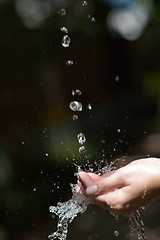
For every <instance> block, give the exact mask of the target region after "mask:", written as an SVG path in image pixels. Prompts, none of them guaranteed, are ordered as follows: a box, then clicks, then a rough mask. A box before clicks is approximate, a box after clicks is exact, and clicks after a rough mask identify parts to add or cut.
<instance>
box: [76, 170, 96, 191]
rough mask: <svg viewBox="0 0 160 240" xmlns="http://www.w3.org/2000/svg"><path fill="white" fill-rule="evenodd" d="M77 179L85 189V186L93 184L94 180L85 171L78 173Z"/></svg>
mask: <svg viewBox="0 0 160 240" xmlns="http://www.w3.org/2000/svg"><path fill="white" fill-rule="evenodd" d="M78 180H79V181H80V182H81V184H82V186H83V187H84V188H85V189H86V188H87V187H89V186H91V185H94V180H93V179H92V177H91V176H90V175H89V174H88V173H86V172H79V173H78Z"/></svg>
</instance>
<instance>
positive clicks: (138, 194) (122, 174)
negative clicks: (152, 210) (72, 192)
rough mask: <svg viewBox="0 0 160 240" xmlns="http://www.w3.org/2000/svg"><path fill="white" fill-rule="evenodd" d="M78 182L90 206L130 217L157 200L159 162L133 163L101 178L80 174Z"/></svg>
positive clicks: (142, 161) (159, 160)
mask: <svg viewBox="0 0 160 240" xmlns="http://www.w3.org/2000/svg"><path fill="white" fill-rule="evenodd" d="M78 181H79V184H80V187H81V190H82V192H84V193H85V194H86V196H87V197H88V198H89V199H90V202H91V203H92V204H96V205H99V206H101V207H102V208H104V209H109V210H110V211H112V212H113V213H118V214H121V215H124V216H129V215H131V214H132V213H133V212H134V211H136V210H138V209H139V208H140V207H143V206H146V205H147V204H149V203H151V202H152V201H154V200H156V199H157V198H159V197H160V159H158V158H146V159H139V160H135V161H133V162H131V163H129V164H128V165H126V166H124V167H121V168H120V169H118V170H115V171H112V172H107V173H105V174H103V175H101V176H99V175H97V174H94V173H86V172H79V174H78Z"/></svg>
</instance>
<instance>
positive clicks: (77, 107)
mask: <svg viewBox="0 0 160 240" xmlns="http://www.w3.org/2000/svg"><path fill="white" fill-rule="evenodd" d="M69 107H70V109H71V110H72V111H74V112H76V111H77V112H80V111H82V104H81V103H80V102H77V101H73V102H71V103H70V104H69Z"/></svg>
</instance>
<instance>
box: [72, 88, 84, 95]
mask: <svg viewBox="0 0 160 240" xmlns="http://www.w3.org/2000/svg"><path fill="white" fill-rule="evenodd" d="M81 94H82V92H81V90H79V89H76V90H72V95H73V96H74V95H78V96H80V95H81Z"/></svg>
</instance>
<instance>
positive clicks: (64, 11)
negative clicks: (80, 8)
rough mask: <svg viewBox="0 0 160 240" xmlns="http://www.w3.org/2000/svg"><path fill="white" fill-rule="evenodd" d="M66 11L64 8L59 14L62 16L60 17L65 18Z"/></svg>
mask: <svg viewBox="0 0 160 240" xmlns="http://www.w3.org/2000/svg"><path fill="white" fill-rule="evenodd" d="M66 13H67V12H66V10H65V9H64V8H62V9H60V10H59V11H58V14H59V15H60V16H65V15H66Z"/></svg>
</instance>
